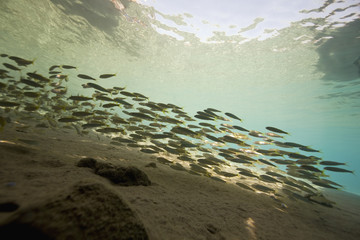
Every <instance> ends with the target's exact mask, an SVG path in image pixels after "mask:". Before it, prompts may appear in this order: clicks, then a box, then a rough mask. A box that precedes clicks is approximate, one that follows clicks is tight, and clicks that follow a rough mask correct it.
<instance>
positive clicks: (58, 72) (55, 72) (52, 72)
mask: <svg viewBox="0 0 360 240" xmlns="http://www.w3.org/2000/svg"><path fill="white" fill-rule="evenodd" d="M60 73H61V72H60V71H49V74H60Z"/></svg>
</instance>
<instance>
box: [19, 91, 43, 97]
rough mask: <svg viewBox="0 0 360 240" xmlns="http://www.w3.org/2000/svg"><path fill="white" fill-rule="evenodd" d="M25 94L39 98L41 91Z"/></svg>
mask: <svg viewBox="0 0 360 240" xmlns="http://www.w3.org/2000/svg"><path fill="white" fill-rule="evenodd" d="M23 94H24V96H26V97H30V98H38V97H39V96H40V93H38V92H24V93H23Z"/></svg>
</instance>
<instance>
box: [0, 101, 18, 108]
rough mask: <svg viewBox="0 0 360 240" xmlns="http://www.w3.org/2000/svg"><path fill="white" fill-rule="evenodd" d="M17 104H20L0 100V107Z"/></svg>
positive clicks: (15, 105) (16, 105)
mask: <svg viewBox="0 0 360 240" xmlns="http://www.w3.org/2000/svg"><path fill="white" fill-rule="evenodd" d="M18 106H20V103H17V102H10V101H1V100H0V107H18Z"/></svg>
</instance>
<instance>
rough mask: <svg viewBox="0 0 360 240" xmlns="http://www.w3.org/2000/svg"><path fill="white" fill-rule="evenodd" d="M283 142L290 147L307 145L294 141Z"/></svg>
mask: <svg viewBox="0 0 360 240" xmlns="http://www.w3.org/2000/svg"><path fill="white" fill-rule="evenodd" d="M283 144H285V145H287V146H289V147H297V148H304V147H306V146H304V145H301V144H298V143H294V142H284V143H283Z"/></svg>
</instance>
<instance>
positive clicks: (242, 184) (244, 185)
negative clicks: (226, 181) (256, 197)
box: [236, 182, 255, 192]
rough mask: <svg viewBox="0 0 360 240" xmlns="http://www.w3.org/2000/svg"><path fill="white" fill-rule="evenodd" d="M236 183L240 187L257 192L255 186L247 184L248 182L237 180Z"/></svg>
mask: <svg viewBox="0 0 360 240" xmlns="http://www.w3.org/2000/svg"><path fill="white" fill-rule="evenodd" d="M236 185H238V186H239V187H242V188H244V189H246V190H250V191H253V192H255V190H254V189H253V188H251V187H249V186H248V185H246V184H244V183H241V182H237V183H236Z"/></svg>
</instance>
